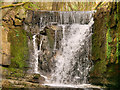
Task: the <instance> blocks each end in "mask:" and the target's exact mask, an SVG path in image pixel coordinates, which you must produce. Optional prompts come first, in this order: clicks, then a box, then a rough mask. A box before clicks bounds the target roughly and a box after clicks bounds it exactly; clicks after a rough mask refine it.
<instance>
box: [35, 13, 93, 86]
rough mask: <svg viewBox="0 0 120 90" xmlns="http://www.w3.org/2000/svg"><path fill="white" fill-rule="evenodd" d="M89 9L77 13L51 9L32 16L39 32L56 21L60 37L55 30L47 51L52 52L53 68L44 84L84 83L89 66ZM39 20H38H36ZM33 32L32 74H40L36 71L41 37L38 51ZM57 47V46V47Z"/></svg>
mask: <svg viewBox="0 0 120 90" xmlns="http://www.w3.org/2000/svg"><path fill="white" fill-rule="evenodd" d="M92 14H93V12H92V11H86V12H84V11H83V12H80V11H73V12H67V11H63V12H54V11H50V12H48V11H45V12H44V13H41V11H40V16H39V18H36V17H33V18H34V19H33V23H37V24H38V25H39V29H40V31H41V30H43V29H44V28H45V27H46V26H47V25H50V24H53V23H57V24H56V25H57V26H59V27H61V30H62V37H61V40H59V45H58V35H59V30H55V31H54V46H53V49H52V51H51V52H55V54H54V57H53V61H54V62H55V63H53V64H54V68H51V77H50V79H49V82H48V83H56V84H75V85H78V84H86V83H88V80H87V77H88V76H89V71H90V69H91V67H92V62H91V60H90V59H91V58H90V57H91V35H92V25H93V23H94V21H93V18H92ZM37 20H39V22H37ZM36 35H38V33H37V34H35V35H34V36H33V47H34V62H33V63H34V65H33V67H34V73H40V70H39V57H38V56H39V54H41V53H39V52H40V51H41V52H42V43H43V42H44V40H43V39H41V41H40V44H39V50H38V47H37V42H36ZM58 46H59V48H58Z"/></svg>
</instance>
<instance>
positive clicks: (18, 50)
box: [8, 28, 28, 69]
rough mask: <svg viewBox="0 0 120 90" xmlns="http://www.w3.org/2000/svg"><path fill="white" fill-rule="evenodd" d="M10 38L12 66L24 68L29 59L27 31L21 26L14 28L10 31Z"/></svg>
mask: <svg viewBox="0 0 120 90" xmlns="http://www.w3.org/2000/svg"><path fill="white" fill-rule="evenodd" d="M8 39H9V42H10V43H11V65H10V67H12V68H19V69H23V68H24V67H25V66H26V60H27V59H28V46H27V36H26V32H25V31H24V30H23V29H21V28H16V29H13V30H11V31H10V32H9V35H8Z"/></svg>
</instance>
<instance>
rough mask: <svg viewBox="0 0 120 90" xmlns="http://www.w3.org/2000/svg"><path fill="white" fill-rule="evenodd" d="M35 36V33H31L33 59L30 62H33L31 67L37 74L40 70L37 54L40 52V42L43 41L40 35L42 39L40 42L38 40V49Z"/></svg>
mask: <svg viewBox="0 0 120 90" xmlns="http://www.w3.org/2000/svg"><path fill="white" fill-rule="evenodd" d="M36 36H37V34H35V35H33V48H34V55H33V56H34V61H33V62H32V64H34V65H33V68H34V70H33V72H34V73H36V74H39V73H40V72H39V70H38V68H39V67H38V64H39V63H38V55H39V53H40V51H41V46H42V42H43V37H42V39H41V42H40V45H39V49H38V45H37V42H36Z"/></svg>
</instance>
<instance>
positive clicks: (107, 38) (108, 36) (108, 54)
mask: <svg viewBox="0 0 120 90" xmlns="http://www.w3.org/2000/svg"><path fill="white" fill-rule="evenodd" d="M106 41H107V42H106V46H107V50H106V51H107V58H108V59H109V58H110V55H111V46H110V45H109V43H110V42H112V39H111V36H110V28H108V30H107V33H106Z"/></svg>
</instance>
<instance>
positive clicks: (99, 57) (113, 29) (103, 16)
mask: <svg viewBox="0 0 120 90" xmlns="http://www.w3.org/2000/svg"><path fill="white" fill-rule="evenodd" d="M118 5H120V3H118V4H117V3H110V5H109V8H100V9H98V10H97V12H96V14H95V16H94V18H95V20H94V21H95V23H94V29H93V32H94V33H93V37H92V60H93V62H94V67H93V69H92V70H91V73H90V79H89V80H90V83H92V84H97V85H106V86H108V87H119V81H118V80H119V78H118V76H119V75H120V73H119V72H118V67H119V62H118V59H117V53H116V52H117V48H118V47H117V43H118V42H117V39H118V36H117V34H119V32H118V30H119V29H118V28H119V27H120V26H119V25H118V24H119V23H118V22H119V18H120V16H118V17H117V18H116V15H118V13H119V11H118V10H119V6H118Z"/></svg>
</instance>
